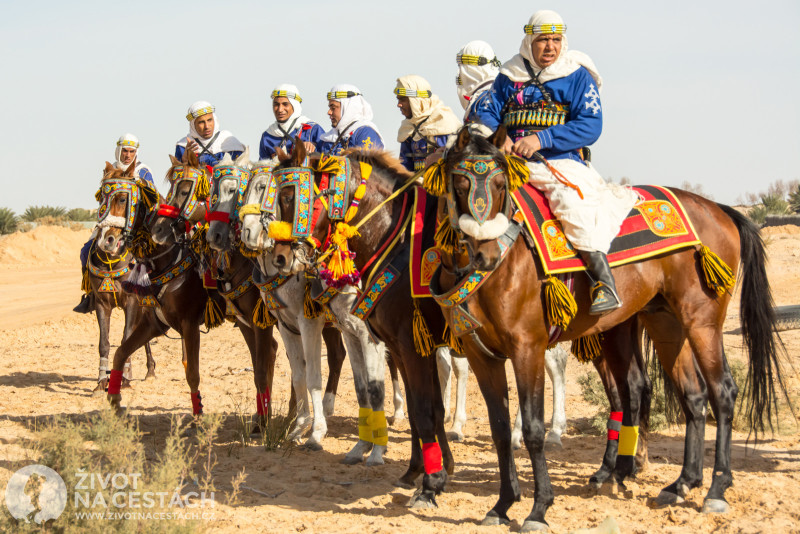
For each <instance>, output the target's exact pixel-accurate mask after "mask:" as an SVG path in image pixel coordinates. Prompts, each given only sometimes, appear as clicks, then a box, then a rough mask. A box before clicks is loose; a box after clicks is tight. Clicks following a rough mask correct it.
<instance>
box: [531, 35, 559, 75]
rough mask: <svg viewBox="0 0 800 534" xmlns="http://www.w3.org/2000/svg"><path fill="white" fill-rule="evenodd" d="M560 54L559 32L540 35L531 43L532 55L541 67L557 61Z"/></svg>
mask: <svg viewBox="0 0 800 534" xmlns="http://www.w3.org/2000/svg"><path fill="white" fill-rule="evenodd" d="M560 54H561V35H559V34H557V33H553V34H547V35H539V36H538V37H537V38H536V39H534V40H533V43H531V55H532V56H533V60H534V61H535V62H536V65H538V66H539V68H541V69H543V68H545V67H549V66H550V65H552V64H553V63H555V62H556V60H557V59H558V56H559V55H560Z"/></svg>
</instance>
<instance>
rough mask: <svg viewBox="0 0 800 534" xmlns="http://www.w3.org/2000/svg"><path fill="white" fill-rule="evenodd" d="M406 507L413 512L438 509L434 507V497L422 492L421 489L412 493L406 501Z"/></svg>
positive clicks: (431, 494)
mask: <svg viewBox="0 0 800 534" xmlns="http://www.w3.org/2000/svg"><path fill="white" fill-rule="evenodd" d="M408 507H409V508H412V509H414V510H426V509H430V508H438V506H437V505H436V497H434V495H433V493H431V492H423V491H422V488H419V489H418V490H417V491H416V492H414V495H413V496H412V497H411V500H410V501H408Z"/></svg>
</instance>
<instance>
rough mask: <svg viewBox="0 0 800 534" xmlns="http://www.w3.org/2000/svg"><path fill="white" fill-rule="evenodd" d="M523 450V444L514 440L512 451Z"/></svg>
mask: <svg viewBox="0 0 800 534" xmlns="http://www.w3.org/2000/svg"><path fill="white" fill-rule="evenodd" d="M521 448H522V442H521V441H514V440H513V439H512V440H511V450H512V451H518V450H520V449H521Z"/></svg>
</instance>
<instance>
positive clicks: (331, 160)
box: [317, 155, 342, 174]
mask: <svg viewBox="0 0 800 534" xmlns="http://www.w3.org/2000/svg"><path fill="white" fill-rule="evenodd" d="M341 169H342V163H341V161H340V158H338V157H337V156H330V155H326V156H322V157H321V158H320V159H319V163H317V172H327V173H328V174H339V173H340V172H341Z"/></svg>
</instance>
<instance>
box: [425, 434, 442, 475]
mask: <svg viewBox="0 0 800 534" xmlns="http://www.w3.org/2000/svg"><path fill="white" fill-rule="evenodd" d="M422 461H423V463H424V464H425V474H427V475H430V474H432V473H438V472H439V471H441V470H442V449H441V448H439V443H437V442H436V441H434V442H433V443H423V444H422Z"/></svg>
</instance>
